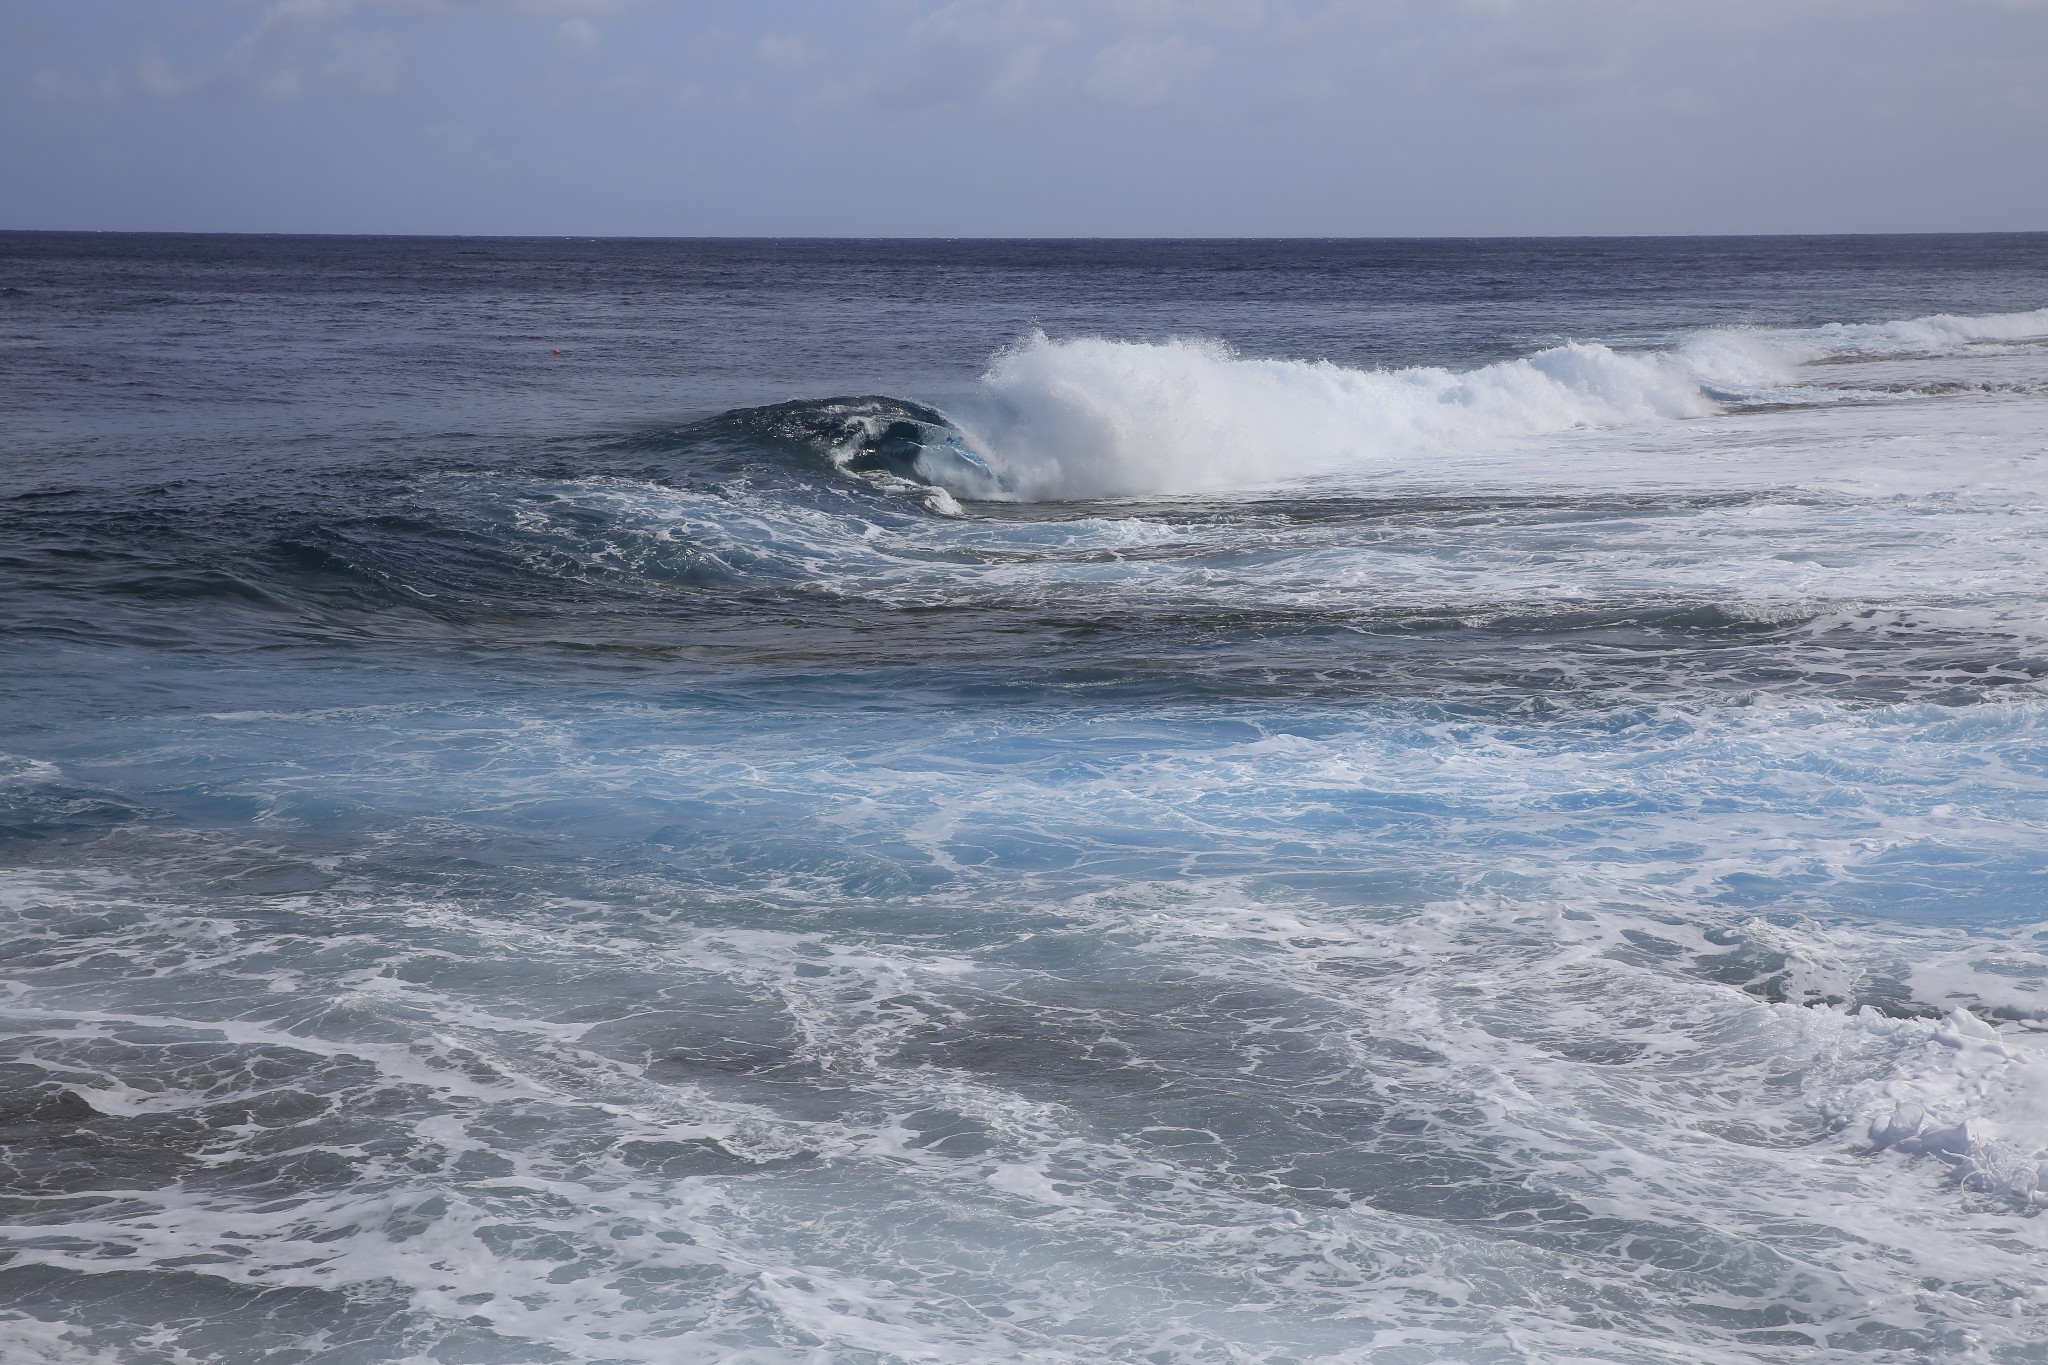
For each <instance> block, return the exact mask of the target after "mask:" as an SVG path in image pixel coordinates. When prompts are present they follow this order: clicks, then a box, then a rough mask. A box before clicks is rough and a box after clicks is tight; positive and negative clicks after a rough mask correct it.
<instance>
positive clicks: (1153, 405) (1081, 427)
mask: <svg viewBox="0 0 2048 1365" xmlns="http://www.w3.org/2000/svg"><path fill="white" fill-rule="evenodd" d="M2044 336H2048V309H2040V310H2036V311H2034V312H2031V313H2015V314H2004V315H1999V316H1995V317H1986V318H1959V317H1953V316H1948V315H1939V316H1935V317H1929V318H1921V319H1916V320H1910V321H1905V322H1892V323H1876V324H1853V325H1852V324H1833V325H1830V326H1826V327H1815V328H1803V329H1732V328H1731V329H1716V330H1712V331H1707V332H1701V333H1698V334H1695V335H1694V336H1692V337H1690V338H1688V339H1687V340H1686V341H1684V342H1683V343H1682V344H1680V345H1678V346H1676V347H1673V348H1670V349H1664V350H1646V351H1620V350H1616V349H1614V348H1613V347H1610V346H1606V345H1602V344H1600V343H1597V342H1576V341H1575V342H1568V343H1566V344H1564V345H1561V346H1555V347H1551V348H1549V349H1547V350H1543V351H1538V352H1536V353H1534V354H1532V355H1529V356H1524V357H1521V358H1519V359H1515V360H1509V361H1502V362H1499V363H1496V364H1492V365H1486V366H1483V367H1480V368H1478V369H1473V370H1466V371H1455V370H1451V369H1446V368H1443V367H1439V366H1419V367H1414V368H1408V369H1398V370H1364V369H1354V368H1349V367H1346V366H1342V365H1338V364H1335V363H1333V362H1330V361H1301V360H1273V359H1259V358H1252V357H1247V356H1243V355H1241V354H1239V353H1238V352H1237V351H1236V350H1234V349H1233V348H1231V347H1230V346H1228V345H1225V344H1223V343H1221V342H1216V341H1203V340H1185V339H1176V340H1170V341H1164V342H1140V341H1119V340H1112V339H1108V338H1102V337H1075V338H1069V339H1057V340H1056V339H1053V338H1051V337H1048V336H1046V335H1045V334H1044V333H1042V332H1037V333H1033V334H1032V335H1030V336H1028V337H1026V338H1024V339H1023V340H1022V341H1020V342H1018V343H1017V344H1015V345H1013V346H1011V347H1008V348H1007V349H1005V350H1003V351H1001V352H999V353H998V354H997V355H996V357H995V358H994V360H993V361H991V363H990V364H989V366H988V369H987V371H986V372H985V374H984V375H983V377H982V394H983V398H984V404H983V411H982V412H981V413H980V414H979V415H978V416H977V417H976V418H974V419H973V420H971V421H968V422H964V423H961V424H960V425H961V426H962V429H963V433H964V437H965V444H966V445H967V446H969V447H971V448H972V449H973V450H974V451H975V452H976V456H977V458H978V459H979V460H981V461H984V462H985V463H986V464H987V466H988V467H989V468H990V469H992V470H993V471H994V472H995V473H996V475H998V476H999V478H1000V481H1001V482H1002V483H1003V484H1004V485H1006V489H1005V492H1004V493H1003V494H1000V495H999V496H1009V497H1016V498H1022V499H1025V500H1050V499H1060V498H1089V497H1119V496H1132V495H1140V494H1149V493H1195V492H1206V491H1212V490H1217V489H1223V488H1233V487H1255V486H1259V485H1265V484H1273V483H1280V482H1288V481H1293V480H1298V479H1302V478H1311V477H1315V476H1318V475H1327V474H1334V473H1339V472H1347V471H1359V470H1371V469H1374V468H1376V467H1378V468H1388V467H1392V466H1394V465H1395V464H1396V463H1398V462H1402V461H1412V460H1414V459H1417V458H1427V457H1429V456H1432V455H1441V454H1450V453H1455V452H1458V451H1461V450H1465V449H1470V448H1473V447H1475V446H1484V445H1488V444H1492V443H1495V442H1498V441H1500V440H1503V439H1509V438H1514V437H1525V436H1539V435H1544V434H1547V433H1552V432H1560V431H1570V430H1573V429H1578V428H1589V427H1611V426H1625V425H1633V424H1638V423H1645V422H1655V421H1671V420H1680V419H1685V418H1694V417H1706V416H1711V415H1713V414H1715V413H1717V412H1720V411H1722V410H1724V408H1725V407H1726V406H1727V405H1728V404H1730V403H1734V402H1740V401H1744V400H1756V399H1762V398H1770V397H1776V396H1781V395H1778V394H1775V393H1774V392H1773V391H1774V390H1779V389H1781V388H1782V387H1783V386H1785V385H1788V384H1791V383H1793V382H1794V380H1795V376H1796V374H1797V371H1798V369H1799V367H1800V366H1801V365H1803V364H1807V363H1810V362H1812V361H1815V360H1820V359H1826V358H1830V357H1843V358H1848V357H1872V356H1879V355H1902V354H1925V353H1930V352H1947V351H1954V350H1957V349H1966V348H1968V347H1970V346H1973V345H1977V344H1981V343H1984V342H2011V341H2031V340H2036V339H2039V338H2042V337H2044ZM937 481H938V482H941V483H946V482H949V480H947V479H946V478H945V477H944V475H943V474H942V475H940V476H939V477H938V479H937ZM955 491H957V492H960V493H962V494H964V495H965V496H969V497H981V496H986V493H985V491H984V490H983V489H982V488H967V487H963V488H959V489H956V490H955Z"/></svg>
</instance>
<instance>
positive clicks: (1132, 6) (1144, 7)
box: [1103, 0, 1269, 28]
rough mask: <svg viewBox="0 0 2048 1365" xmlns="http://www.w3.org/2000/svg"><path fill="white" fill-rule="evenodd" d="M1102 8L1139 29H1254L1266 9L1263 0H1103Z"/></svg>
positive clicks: (1265, 14) (1262, 17)
mask: <svg viewBox="0 0 2048 1365" xmlns="http://www.w3.org/2000/svg"><path fill="white" fill-rule="evenodd" d="M1103 8H1104V12H1105V13H1107V14H1108V15H1109V17H1110V18H1111V19H1113V20H1115V21H1117V22H1119V23H1125V24H1130V25H1133V26H1135V27H1141V28H1171V27H1174V26H1176V25H1179V24H1208V25H1210V26H1211V27H1214V28H1253V27H1256V26H1257V25H1259V24H1261V23H1264V22H1265V20H1266V16H1267V13H1268V10H1269V6H1268V5H1267V3H1266V0H1105V3H1104V7H1103Z"/></svg>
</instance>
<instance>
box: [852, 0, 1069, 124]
mask: <svg viewBox="0 0 2048 1365" xmlns="http://www.w3.org/2000/svg"><path fill="white" fill-rule="evenodd" d="M1075 32H1076V29H1075V26H1074V24H1073V23H1072V22H1071V21H1070V20H1068V19H1067V18H1066V17H1065V16H1063V15H1062V14H1060V13H1059V12H1058V11H1057V10H1056V9H1055V8H1054V7H1053V6H1052V5H1050V4H1046V3H1041V2H1040V0H954V3H952V4H950V5H945V6H943V7H941V8H939V9H937V10H934V11H933V12H931V13H930V14H927V15H924V16H923V17H921V18H919V19H917V20H916V21H914V22H913V23H912V24H911V25H910V27H909V28H908V29H907V30H905V32H904V36H903V39H902V41H901V42H900V43H899V44H898V46H897V48H896V50H895V52H894V53H893V54H891V55H890V57H889V58H887V59H886V60H885V61H884V63H883V65H882V68H881V75H880V76H879V77H878V78H877V80H876V81H875V82H874V83H873V84H872V86H871V87H870V97H871V99H872V100H873V102H874V103H876V104H879V105H882V106H884V107H890V108H901V109H926V108H933V107H937V106H940V105H948V104H978V103H983V102H987V101H1000V100H1004V99H1007V98H1010V97H1013V96H1015V95H1017V94H1019V93H1021V92H1022V91H1023V89H1024V88H1025V87H1026V86H1028V85H1029V84H1030V83H1031V81H1032V79H1033V78H1034V77H1035V76H1036V75H1037V74H1038V71H1039V68H1040V65H1041V64H1042V63H1043V62H1044V60H1045V56H1046V54H1047V52H1048V51H1049V50H1050V49H1051V48H1053V47H1054V46H1056V45H1058V44H1060V43H1063V42H1066V41H1067V40H1069V39H1071V38H1072V37H1073V36H1074V34H1075Z"/></svg>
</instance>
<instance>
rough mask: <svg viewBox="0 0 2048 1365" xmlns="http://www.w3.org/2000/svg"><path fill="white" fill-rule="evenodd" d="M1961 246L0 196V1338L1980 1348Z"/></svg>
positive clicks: (1993, 1163) (926, 1356)
mask: <svg viewBox="0 0 2048 1365" xmlns="http://www.w3.org/2000/svg"><path fill="white" fill-rule="evenodd" d="M2044 518H2048V235H2038V234H2037V235H2015V236H1987V237H1919V238H1828V239H1822V238H1798V239H1788V238H1772V239H1694V240H1626V241H1603V240H1570V241H1528V242H1514V241H1483V242H1481V241H1474V242H893V243H891V242H815V241H792V242H756V241H749V242H708V241H578V240H559V239H548V240H501V239H354V238H257V237H187V236H117V235H86V234H29V233H12V234H0V920H4V929H0V991H4V994H0V1018H4V1026H0V1040H4V1041H0V1050H4V1056H0V1359H4V1360H5V1361H7V1362H9V1363H10V1365H12V1362H15V1361H21V1362H35V1363H36V1365H57V1363H58V1362H63V1363H64V1365H72V1363H73V1362H78V1363H81V1365H84V1363H91V1365H116V1363H118V1365H131V1363H133V1365H145V1363H146V1365H156V1362H176V1363H178V1365H184V1363H185V1362H221V1363H223V1365H225V1363H228V1362H234V1363H236V1365H240V1363H241V1362H251V1363H253V1362H263V1365H287V1362H292V1363H296V1362H309V1363H310V1362H320V1363H321V1365H327V1363H328V1362H337V1363H346V1365H384V1363H385V1362H451V1363H452V1362H470V1363H472V1365H524V1363H525V1362H577V1363H579V1365H584V1363H587V1365H597V1362H606V1363H607V1365H612V1363H617V1365H624V1363H625V1362H661V1363H664V1365H666V1363H667V1362H696V1361H739V1362H749V1363H750V1365H768V1363H769V1362H777V1363H780V1362H818V1363H822V1362H833V1363H834V1365H837V1363H838V1362H911V1361H917V1362H925V1361H947V1362H952V1361H961V1362H979V1361H997V1360H1017V1361H1030V1362H1042V1363H1045V1365H1050V1363H1051V1362H1068V1361H1073V1362H1093V1361H1130V1362H1140V1361H1143V1362H1159V1363H1160V1365H1166V1363H1167V1362H1233V1363H1234V1362H1251V1361H1258V1362H1273V1363H1275V1365H1278V1363H1279V1362H1291V1361H1298V1362H1307V1361H1348V1362H1373V1363H1374V1365H1379V1363H1380V1362H1386V1363H1387V1365H1405V1363H1407V1362H1416V1363H1418V1365H1419V1363H1420V1362H1438V1361H1441V1362H1461V1363H1463V1362H1554V1361H1555V1362H1563V1361H1573V1362H1577V1361H1607V1362H1672V1363H1673V1365H1677V1363H1678V1362H1700V1361H1714V1362H1753V1361H1788V1362H1789V1361H1810V1360H1816V1359H1826V1360H1841V1361H1852V1360H1853V1361H1866V1360H1867V1361H1899V1362H1904V1361H1926V1360H1939V1361H1949V1360H1954V1361H1988V1362H2021V1361H2048V1220H2044V1217H2043V1210H2044V1205H2048V695H2044V692H2043V680H2044V678H2048V552H2044V550H2043V532H2044V528H2048V519H2044Z"/></svg>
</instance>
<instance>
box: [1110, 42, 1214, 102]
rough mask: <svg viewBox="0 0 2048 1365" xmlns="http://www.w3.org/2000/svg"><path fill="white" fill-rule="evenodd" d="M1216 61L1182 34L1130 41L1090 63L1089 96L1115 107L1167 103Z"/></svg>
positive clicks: (1117, 44) (1212, 53) (1206, 51)
mask: <svg viewBox="0 0 2048 1365" xmlns="http://www.w3.org/2000/svg"><path fill="white" fill-rule="evenodd" d="M1215 60H1216V54H1215V53H1214V52H1213V51H1211V50H1210V49H1209V48H1206V47H1204V46H1202V45H1201V44H1200V43H1197V42H1194V41H1193V40H1192V39H1189V38H1185V37H1183V36H1182V35H1180V34H1178V33H1173V34H1168V35H1167V36H1166V37H1164V38H1126V39H1124V40H1123V41H1122V42H1118V43H1111V44H1110V45H1109V46H1108V47H1105V48H1103V49H1102V51H1100V52H1098V53H1096V54H1095V57H1094V60H1092V61H1090V62H1089V63H1088V80H1087V86H1088V93H1089V94H1091V95H1093V96H1095V97H1096V98H1097V99H1099V100H1106V101H1108V102H1109V103H1111V104H1131V105H1145V104H1164V103H1165V102H1166V101H1168V100H1170V99H1172V98H1173V97H1174V95H1175V94H1177V93H1179V91H1180V90H1181V89H1183V88H1184V87H1185V86H1186V85H1187V84H1188V83H1189V82H1191V81H1193V80H1194V79H1195V78H1196V77H1197V76H1200V75H1201V74H1202V72H1204V71H1206V70H1207V69H1208V68H1209V65H1210V63H1211V62H1213V61H1215Z"/></svg>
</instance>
